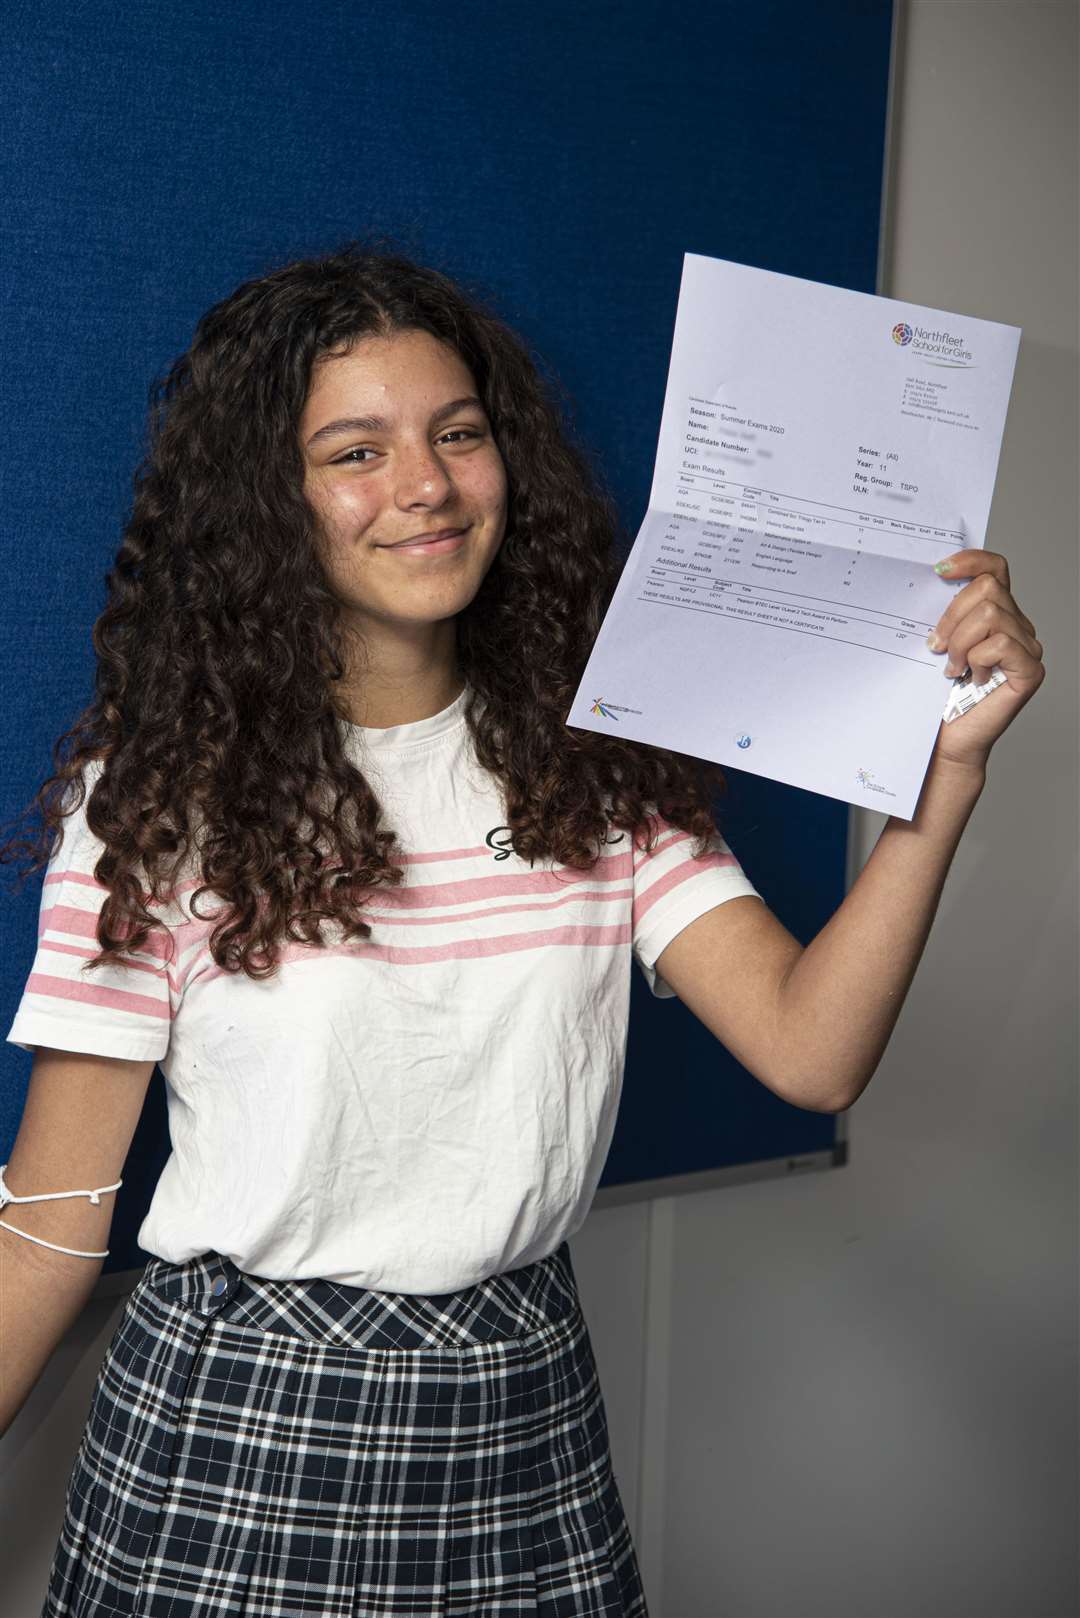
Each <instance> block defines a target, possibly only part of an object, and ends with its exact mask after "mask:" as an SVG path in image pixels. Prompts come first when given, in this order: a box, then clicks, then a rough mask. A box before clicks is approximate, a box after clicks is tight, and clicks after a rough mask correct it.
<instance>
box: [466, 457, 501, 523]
mask: <svg viewBox="0 0 1080 1618" xmlns="http://www.w3.org/2000/svg"><path fill="white" fill-rule="evenodd" d="M469 493H470V494H471V495H472V497H473V499H474V500H477V501H478V502H480V503H481V504H482V505H483V506H484V507H485V508H486V509H487V510H489V511H493V512H495V511H505V508H506V469H505V467H504V466H503V463H502V461H501V459H500V460H497V461H489V462H487V463H486V464H485V465H483V466H477V468H476V471H475V476H474V478H473V480H472V483H471V487H470V489H469Z"/></svg>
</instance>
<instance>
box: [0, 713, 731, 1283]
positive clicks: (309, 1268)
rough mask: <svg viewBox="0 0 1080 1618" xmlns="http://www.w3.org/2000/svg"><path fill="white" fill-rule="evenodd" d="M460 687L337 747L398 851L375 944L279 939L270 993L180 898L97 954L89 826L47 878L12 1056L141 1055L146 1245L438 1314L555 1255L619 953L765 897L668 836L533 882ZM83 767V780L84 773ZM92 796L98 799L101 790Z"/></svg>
mask: <svg viewBox="0 0 1080 1618" xmlns="http://www.w3.org/2000/svg"><path fill="white" fill-rule="evenodd" d="M466 696H467V692H466V691H463V692H462V693H461V695H460V696H459V697H458V698H457V700H456V701H455V702H453V703H451V704H450V706H449V707H448V708H445V709H443V711H442V712H441V713H438V714H434V715H433V716H432V717H431V718H428V719H421V720H418V721H417V722H415V723H413V724H407V725H395V726H392V727H390V728H389V729H382V730H373V729H364V728H362V727H360V726H355V725H349V726H344V727H343V731H344V734H345V737H346V746H347V748H348V749H349V752H350V756H352V757H353V758H354V760H355V762H356V764H357V765H358V767H359V768H360V769H361V770H363V772H364V773H365V775H366V776H367V778H368V779H369V780H370V782H371V785H372V788H373V790H374V791H375V792H376V794H377V796H378V798H379V801H380V803H381V805H382V809H383V813H384V821H383V824H388V825H391V826H393V827H394V829H395V830H396V831H397V832H398V834H399V839H400V844H401V847H402V849H403V850H404V851H405V855H406V858H405V868H406V873H407V879H406V881H405V882H403V883H402V884H401V885H400V886H399V887H397V888H393V889H391V888H375V889H373V890H371V892H372V895H373V897H372V899H371V900H370V901H369V902H368V903H367V904H365V906H364V914H365V916H366V917H367V918H368V919H369V920H370V922H371V924H372V928H373V931H372V934H371V937H370V939H369V940H364V939H353V940H351V941H350V942H348V943H344V944H343V943H341V942H340V932H341V929H340V928H339V927H338V926H337V925H336V924H335V925H334V926H333V927H331V926H330V924H328V923H324V924H323V934H324V937H326V938H328V939H329V940H332V941H331V942H329V943H328V944H327V945H326V946H325V947H324V948H322V949H320V948H318V947H317V946H314V945H306V944H294V943H288V942H286V943H285V944H284V945H283V946H282V956H281V964H280V965H279V967H278V970H277V974H276V976H274V977H272V978H269V979H266V980H264V981H262V982H255V981H253V980H252V979H251V978H249V977H247V976H246V975H244V974H242V973H241V974H235V973H230V972H227V971H225V970H224V969H222V968H219V967H218V966H216V965H215V963H214V960H213V957H212V956H211V954H210V951H209V949H208V947H207V939H208V936H209V933H210V931H211V929H212V926H213V920H212V912H214V911H215V910H216V909H217V908H219V907H222V902H221V901H220V899H218V898H217V897H216V896H215V895H212V894H209V893H206V894H204V895H203V896H202V898H201V899H200V900H199V903H198V908H199V909H200V910H202V911H203V915H204V919H202V920H199V919H197V918H193V917H192V916H191V914H190V911H189V909H188V895H189V894H190V893H191V892H192V891H193V890H194V889H195V888H196V887H198V885H199V883H198V880H197V879H195V880H192V881H190V882H188V883H186V884H179V885H178V888H177V893H176V895H175V897H174V900H173V901H172V902H171V903H170V904H169V905H162V906H156V907H154V908H155V914H156V915H158V916H159V917H160V918H161V919H162V920H165V921H167V922H168V925H169V930H170V932H171V933H172V935H173V938H174V940H175V960H174V961H173V962H172V963H171V964H170V963H169V962H168V961H167V960H166V943H167V941H166V939H165V937H164V936H163V935H162V934H161V933H160V931H158V930H155V931H154V932H152V933H151V935H150V939H149V940H148V945H149V947H148V948H147V949H146V950H145V951H144V952H143V953H141V954H139V955H138V956H136V957H134V958H132V959H131V961H130V963H129V964H125V965H123V966H121V967H108V968H104V969H95V970H94V971H92V972H89V973H82V974H80V971H79V968H80V966H81V965H82V964H83V962H84V961H85V960H87V959H89V958H90V957H92V956H93V955H94V954H96V953H97V942H96V939H95V936H94V928H95V923H96V913H97V910H98V908H99V906H100V905H101V903H102V901H103V899H104V897H105V894H106V890H105V889H104V888H103V887H102V886H100V885H99V884H98V883H97V882H96V881H95V880H94V876H93V870H94V866H95V864H96V863H97V860H98V857H99V855H100V853H101V850H102V845H101V843H100V841H99V840H98V839H97V838H96V837H95V836H94V834H93V833H92V832H91V831H90V829H89V827H88V826H87V824H86V818H85V800H84V804H83V806H82V808H81V809H80V810H79V811H78V812H77V813H76V814H74V815H72V816H71V817H70V818H69V819H68V820H67V821H66V822H65V833H64V842H63V846H62V848H61V849H59V850H57V851H54V854H53V857H52V859H51V860H50V862H49V867H48V870H47V872H46V875H45V879H44V883H43V888H42V900H41V915H40V921H39V927H38V946H37V953H36V955H35V958H34V962H33V968H32V971H31V973H30V976H29V979H28V981H27V984H26V987H25V991H24V993H23V996H22V999H21V1000H20V1002H19V1007H18V1011H17V1013H16V1016H15V1020H14V1022H13V1024H12V1026H11V1031H10V1033H9V1034H8V1035H7V1038H8V1040H9V1041H10V1042H12V1043H14V1044H16V1045H19V1046H21V1047H22V1049H23V1050H28V1051H32V1050H33V1049H34V1048H35V1046H37V1045H48V1046H54V1047H57V1048H59V1049H61V1050H72V1051H85V1052H88V1053H91V1054H94V1055H99V1056H124V1057H129V1058H134V1059H142V1060H150V1059H154V1060H156V1061H158V1062H160V1064H161V1068H162V1071H163V1073H164V1075H165V1080H166V1092H167V1101H168V1114H169V1133H170V1138H171V1146H172V1151H171V1155H170V1156H169V1159H168V1161H167V1162H166V1164H165V1167H164V1169H163V1171H162V1173H161V1177H160V1179H159V1181H158V1184H157V1187H156V1189H155V1192H154V1196H153V1200H152V1202H151V1205H150V1208H149V1211H148V1213H147V1215H146V1218H145V1219H144V1220H143V1223H142V1225H141V1227H140V1229H139V1233H138V1240H139V1243H140V1246H141V1247H143V1248H144V1249H145V1250H146V1251H147V1252H149V1253H153V1254H156V1255H159V1256H160V1257H162V1258H165V1259H171V1260H176V1261H183V1260H185V1259H189V1258H193V1257H196V1256H197V1255H199V1254H202V1253H205V1252H208V1251H211V1250H213V1251H216V1252H219V1253H222V1254H224V1255H226V1256H227V1257H229V1258H231V1259H232V1260H233V1262H234V1263H235V1264H236V1265H237V1266H238V1267H239V1268H240V1269H241V1270H245V1271H249V1272H251V1273H253V1274H256V1275H262V1276H269V1277H272V1278H275V1279H301V1278H305V1277H312V1276H322V1277H326V1278H327V1279H329V1280H335V1281H339V1282H342V1283H343V1284H346V1285H350V1286H358V1287H369V1288H373V1289H374V1290H376V1291H384V1292H414V1293H442V1292H450V1291H454V1290H456V1289H458V1288H460V1287H466V1286H470V1285H472V1284H473V1283H475V1282H477V1281H480V1280H483V1279H485V1278H486V1277H487V1276H490V1275H494V1274H499V1273H502V1272H503V1271H506V1270H512V1269H517V1268H519V1267H520V1266H522V1265H525V1264H530V1263H532V1262H533V1261H534V1260H536V1259H540V1258H544V1257H546V1256H547V1255H548V1254H550V1253H553V1252H554V1251H555V1250H556V1249H557V1248H558V1247H559V1245H560V1244H561V1243H562V1241H563V1240H564V1239H565V1238H567V1237H569V1236H572V1235H573V1234H574V1232H575V1231H577V1230H579V1229H580V1228H581V1226H582V1225H583V1224H584V1223H585V1219H586V1216H587V1215H588V1212H589V1207H590V1204H591V1202H592V1199H593V1195H594V1193H595V1191H596V1187H597V1184H598V1182H599V1179H600V1175H601V1172H602V1170H603V1167H604V1162H605V1159H606V1157H607V1153H608V1147H609V1145H610V1143H611V1136H612V1131H613V1129H614V1125H615V1116H616V1112H617V1109H618V1104H619V1095H620V1091H621V1087H622V1078H623V1066H624V1061H625V1056H626V1041H627V1027H628V1012H629V1002H630V961H631V956H633V957H634V958H635V959H636V960H637V962H638V964H639V966H640V967H641V969H642V971H643V972H644V974H645V977H646V980H647V981H648V984H649V987H650V989H651V990H652V992H653V994H654V995H657V996H659V997H664V996H671V994H672V990H671V989H670V988H669V987H668V986H667V985H666V984H665V983H663V981H662V980H661V979H659V978H657V976H656V974H655V971H654V963H655V961H656V958H657V956H658V955H659V954H660V952H661V951H662V950H663V949H664V948H665V946H666V945H667V944H669V943H670V942H671V940H672V939H673V938H674V937H675V935H676V934H677V933H679V932H681V931H682V929H683V928H684V927H686V926H687V925H688V924H689V923H690V922H691V921H693V920H694V919H695V918H696V917H697V916H699V915H701V914H703V913H704V912H705V911H707V910H710V909H711V908H712V907H713V906H714V905H718V904H722V903H723V902H724V901H725V900H726V899H732V898H735V897H737V896H739V895H743V894H748V895H752V896H755V897H757V898H759V899H760V897H761V896H760V895H759V894H757V892H756V890H755V888H754V887H753V886H752V884H751V883H750V882H749V880H748V879H747V877H746V876H745V875H744V874H743V871H742V869H741V867H740V866H739V864H738V862H737V860H736V858H735V856H734V855H733V854H732V852H731V850H730V849H729V847H728V845H727V843H726V842H725V841H724V839H723V838H722V837H721V836H720V835H719V833H716V834H715V835H714V838H713V841H712V846H711V848H710V850H709V851H707V852H706V854H705V855H704V856H703V858H702V859H701V860H700V861H697V862H693V861H692V860H691V859H690V855H689V851H690V849H691V847H692V846H693V838H692V837H691V836H690V835H689V834H688V833H686V832H683V831H680V830H679V829H678V828H675V827H669V826H668V824H667V822H666V821H663V820H661V821H660V822H659V824H660V826H661V829H662V835H661V837H660V840H659V843H658V845H657V848H656V849H655V851H654V852H653V854H652V855H651V856H646V855H645V854H644V853H643V852H642V851H641V850H640V849H637V848H635V849H633V850H632V849H631V843H630V834H629V833H626V832H622V833H618V832H617V831H616V830H615V829H614V828H613V829H612V831H611V833H610V835H611V836H613V837H614V836H616V835H618V836H619V841H617V842H613V843H609V844H606V845H605V846H604V848H603V851H602V856H601V859H600V861H599V863H598V865H597V866H596V867H595V869H594V870H592V871H576V870H573V869H572V868H570V867H568V866H561V865H554V864H553V862H552V860H551V859H550V858H545V859H544V860H542V861H541V860H537V861H536V862H535V864H534V865H533V866H532V867H530V865H529V862H528V861H527V860H523V859H519V858H518V856H517V855H516V854H515V853H514V851H513V849H512V848H511V846H510V838H509V831H508V828H507V827H506V825H505V824H504V812H503V807H502V802H501V798H500V795H499V788H498V783H497V782H496V781H495V779H494V778H493V777H492V776H491V775H489V774H488V773H487V772H486V771H485V770H483V769H482V768H481V767H480V765H479V764H478V762H477V761H476V758H475V754H474V753H473V750H472V746H471V735H470V732H469V729H468V725H467V724H466V721H465V717H464V707H465V701H466ZM96 769H100V765H93V766H91V770H96ZM92 779H93V777H92V776H91V777H90V780H91V783H92Z"/></svg>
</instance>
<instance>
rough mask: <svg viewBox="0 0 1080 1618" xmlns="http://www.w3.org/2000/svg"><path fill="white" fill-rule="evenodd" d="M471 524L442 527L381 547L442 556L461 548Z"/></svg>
mask: <svg viewBox="0 0 1080 1618" xmlns="http://www.w3.org/2000/svg"><path fill="white" fill-rule="evenodd" d="M471 526H472V524H471V523H467V524H466V525H465V527H464V528H440V529H438V530H437V531H436V532H434V533H431V534H418V535H417V536H416V538H415V539H405V540H398V542H397V543H396V544H395V545H381V546H380V547H379V549H380V550H388V551H402V552H404V553H405V554H406V555H415V556H441V555H443V554H444V553H447V552H450V551H456V550H459V549H460V548H461V546H462V545H463V544H464V543H465V535H466V534H467V533H468V531H469V528H470V527H471Z"/></svg>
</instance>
